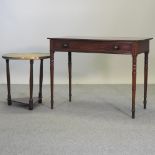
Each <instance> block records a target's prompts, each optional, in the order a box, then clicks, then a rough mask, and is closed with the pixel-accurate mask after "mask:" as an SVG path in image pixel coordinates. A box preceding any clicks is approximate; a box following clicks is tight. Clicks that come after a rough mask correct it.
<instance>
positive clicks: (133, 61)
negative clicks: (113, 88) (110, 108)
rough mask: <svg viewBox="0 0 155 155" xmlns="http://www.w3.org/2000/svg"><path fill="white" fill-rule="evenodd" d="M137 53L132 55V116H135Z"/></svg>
mask: <svg viewBox="0 0 155 155" xmlns="http://www.w3.org/2000/svg"><path fill="white" fill-rule="evenodd" d="M136 68H137V55H136V54H135V55H132V118H135V97H136Z"/></svg>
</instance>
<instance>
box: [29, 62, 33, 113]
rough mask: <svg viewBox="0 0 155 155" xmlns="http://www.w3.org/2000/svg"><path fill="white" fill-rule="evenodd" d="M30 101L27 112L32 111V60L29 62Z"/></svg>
mask: <svg viewBox="0 0 155 155" xmlns="http://www.w3.org/2000/svg"><path fill="white" fill-rule="evenodd" d="M29 86H30V99H29V110H33V60H30V81H29Z"/></svg>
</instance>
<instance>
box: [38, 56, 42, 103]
mask: <svg viewBox="0 0 155 155" xmlns="http://www.w3.org/2000/svg"><path fill="white" fill-rule="evenodd" d="M42 83H43V59H41V60H40V76H39V99H38V102H39V103H42Z"/></svg>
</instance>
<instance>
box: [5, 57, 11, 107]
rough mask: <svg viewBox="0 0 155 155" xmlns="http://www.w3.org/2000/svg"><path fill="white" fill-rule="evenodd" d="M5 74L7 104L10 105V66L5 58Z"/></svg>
mask: <svg viewBox="0 0 155 155" xmlns="http://www.w3.org/2000/svg"><path fill="white" fill-rule="evenodd" d="M6 76H7V90H8V97H7V100H8V105H12V101H11V86H10V67H9V60H8V59H6Z"/></svg>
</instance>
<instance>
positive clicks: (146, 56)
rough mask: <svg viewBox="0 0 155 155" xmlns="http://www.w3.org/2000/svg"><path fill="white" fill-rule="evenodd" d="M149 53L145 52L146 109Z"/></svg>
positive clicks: (145, 101) (145, 102)
mask: <svg viewBox="0 0 155 155" xmlns="http://www.w3.org/2000/svg"><path fill="white" fill-rule="evenodd" d="M148 54H149V53H148V52H146V53H144V109H146V104H147V82H148Z"/></svg>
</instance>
